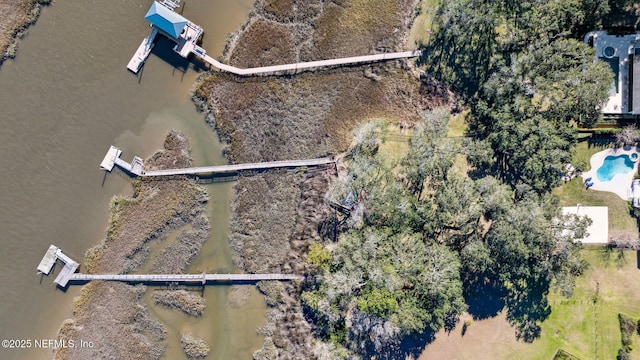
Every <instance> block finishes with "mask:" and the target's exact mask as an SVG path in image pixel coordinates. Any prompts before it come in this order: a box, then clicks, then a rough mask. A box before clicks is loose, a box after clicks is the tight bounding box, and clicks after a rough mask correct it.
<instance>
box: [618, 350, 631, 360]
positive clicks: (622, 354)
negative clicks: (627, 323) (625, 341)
mask: <svg viewBox="0 0 640 360" xmlns="http://www.w3.org/2000/svg"><path fill="white" fill-rule="evenodd" d="M616 359H617V360H631V354H629V353H628V352H627V351H626V350H625V349H619V350H618V356H616Z"/></svg>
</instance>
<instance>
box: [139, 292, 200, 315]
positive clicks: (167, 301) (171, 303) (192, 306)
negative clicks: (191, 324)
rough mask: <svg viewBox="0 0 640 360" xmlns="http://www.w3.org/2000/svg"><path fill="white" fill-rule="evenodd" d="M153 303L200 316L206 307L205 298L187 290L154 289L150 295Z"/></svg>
mask: <svg viewBox="0 0 640 360" xmlns="http://www.w3.org/2000/svg"><path fill="white" fill-rule="evenodd" d="M151 298H152V299H153V303H154V304H159V305H162V306H165V307H168V308H170V309H177V310H180V311H182V312H183V313H185V314H187V315H191V316H196V317H197V316H200V315H202V312H203V311H204V309H205V308H206V307H207V301H206V300H205V298H203V297H202V296H200V295H198V294H194V293H193V292H192V291H187V290H156V291H154V292H153V294H152V295H151Z"/></svg>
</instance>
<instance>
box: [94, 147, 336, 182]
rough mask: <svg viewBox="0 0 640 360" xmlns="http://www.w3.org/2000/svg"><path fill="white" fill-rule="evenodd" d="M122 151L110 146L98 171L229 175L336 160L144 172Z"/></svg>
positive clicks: (287, 161) (140, 163)
mask: <svg viewBox="0 0 640 360" xmlns="http://www.w3.org/2000/svg"><path fill="white" fill-rule="evenodd" d="M120 154H122V151H120V149H118V148H116V147H115V146H111V148H110V149H109V151H107V154H106V155H105V157H104V160H102V163H100V169H102V170H105V171H111V170H113V168H114V167H115V166H118V167H120V168H121V169H122V170H124V171H126V172H128V173H129V174H132V175H135V176H142V177H145V176H171V175H202V174H211V175H215V174H230V173H236V172H238V171H243V170H266V169H276V168H297V167H304V166H320V165H327V164H333V163H335V162H336V160H335V159H334V158H333V157H325V158H318V159H307V160H284V161H268V162H261V163H248V164H234V165H216V166H203V167H191V168H184V169H168V170H151V171H145V170H144V163H143V160H142V159H141V158H139V157H137V156H136V157H134V158H133V163H131V164H130V163H128V162H126V161H124V160H122V159H120Z"/></svg>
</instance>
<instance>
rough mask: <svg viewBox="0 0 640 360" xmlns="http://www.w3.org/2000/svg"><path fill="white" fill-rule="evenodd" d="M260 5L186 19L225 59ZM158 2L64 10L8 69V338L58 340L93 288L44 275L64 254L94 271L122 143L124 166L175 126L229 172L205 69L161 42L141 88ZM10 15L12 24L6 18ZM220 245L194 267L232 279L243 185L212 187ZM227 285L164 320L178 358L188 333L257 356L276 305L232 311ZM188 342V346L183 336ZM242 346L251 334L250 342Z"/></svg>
mask: <svg viewBox="0 0 640 360" xmlns="http://www.w3.org/2000/svg"><path fill="white" fill-rule="evenodd" d="M252 3H253V0H233V1H228V0H188V1H187V3H186V6H185V9H184V16H186V17H187V18H190V19H192V20H193V21H194V22H196V23H197V24H199V25H201V26H203V27H204V29H205V38H204V41H203V47H204V48H205V49H207V51H208V52H209V53H211V54H217V53H219V52H220V51H221V50H222V47H223V45H224V40H225V39H226V36H227V33H229V32H231V31H233V30H234V29H236V28H237V27H238V26H239V25H240V24H241V23H242V22H243V21H244V20H245V19H246V17H247V14H248V13H249V11H250V9H251V6H252ZM150 4H151V1H91V0H86V1H71V0H57V1H56V2H55V4H54V5H53V6H51V7H49V8H47V9H45V10H44V11H43V13H42V16H41V17H40V19H39V20H38V23H37V24H36V26H35V27H33V28H31V29H30V31H29V35H28V36H27V37H26V38H25V39H24V40H23V41H22V42H21V44H20V49H19V52H18V58H17V59H16V60H15V61H9V62H6V63H5V64H4V65H3V66H2V68H0V121H1V124H2V131H0V154H1V155H2V156H0V169H2V170H0V184H1V185H2V186H0V196H1V197H0V198H1V199H2V205H1V206H0V230H1V233H0V234H1V235H0V237H1V241H2V250H1V251H0V270H1V271H0V282H1V284H2V297H1V300H2V301H0V324H2V326H1V327H0V338H1V339H53V338H55V337H56V334H57V329H58V327H59V326H60V324H61V322H62V321H63V320H64V319H66V318H69V317H70V316H71V315H72V314H71V306H72V300H73V297H74V296H75V295H77V294H78V293H79V290H80V287H71V288H70V289H69V290H68V291H67V292H66V293H64V292H62V291H60V290H56V288H55V286H54V284H53V277H52V276H49V277H45V278H41V277H40V276H38V275H36V266H37V264H38V262H39V261H40V259H41V257H42V255H43V254H44V252H45V251H46V249H47V247H48V246H49V245H50V244H56V245H58V246H59V247H61V248H62V249H63V250H64V251H65V252H66V253H67V254H68V255H70V256H72V257H73V258H75V259H77V260H80V261H82V260H83V257H84V253H85V251H86V250H87V249H88V248H89V247H91V246H93V245H95V244H97V243H99V242H100V241H101V239H102V237H103V235H104V230H105V228H106V226H107V215H108V214H107V212H108V208H109V206H108V204H109V199H110V198H111V197H112V196H113V195H114V194H118V193H123V192H124V193H126V192H127V191H130V189H129V187H130V186H129V183H130V182H129V179H127V178H125V177H124V176H122V175H120V174H118V173H114V174H110V175H108V176H104V174H103V173H102V172H101V171H99V170H98V165H99V163H100V161H101V160H102V157H103V156H104V154H105V152H106V150H107V149H108V148H109V145H111V144H114V145H116V146H119V147H120V148H121V149H122V150H123V151H124V153H123V157H124V158H125V159H126V160H130V159H131V158H132V157H133V156H134V155H139V156H142V157H146V156H149V155H150V154H152V153H153V152H154V151H155V150H157V149H159V148H160V147H161V145H162V142H163V139H164V135H165V134H166V132H167V131H168V130H169V129H170V128H177V129H179V130H181V131H183V132H185V133H186V134H187V136H188V137H189V139H190V140H191V143H192V146H193V149H194V151H193V157H194V162H195V164H196V165H207V164H222V163H225V159H224V158H223V157H222V155H221V152H220V145H219V143H218V141H217V138H216V136H215V134H214V133H213V132H212V131H211V130H210V129H209V128H208V127H207V126H206V125H205V123H204V121H203V118H202V114H199V113H197V112H196V111H195V109H194V107H193V104H192V103H191V102H190V100H189V95H188V92H189V89H190V88H191V86H192V85H193V82H194V79H195V77H196V76H197V74H198V72H197V71H196V70H194V69H192V67H190V66H189V63H187V62H185V61H182V60H180V59H179V58H177V57H176V56H175V55H174V54H172V53H171V50H170V45H169V44H168V43H167V42H160V43H159V44H158V45H157V46H156V49H155V51H154V54H152V56H151V57H150V59H149V60H148V62H147V64H146V66H145V68H144V70H143V72H142V76H141V78H140V79H138V78H136V77H134V76H133V75H132V74H130V73H129V72H128V71H127V70H126V65H127V62H128V61H129V59H130V57H131V55H132V54H133V53H134V51H135V49H136V48H137V46H138V45H139V43H140V41H142V38H143V37H144V36H146V35H147V34H148V32H149V28H148V26H147V23H146V22H145V21H144V19H143V17H144V14H145V12H146V10H147V8H148V7H149V5H150ZM0 16H1V14H0ZM207 186H208V189H209V192H210V194H211V195H212V196H211V204H210V212H211V215H212V227H213V235H212V238H211V239H210V241H208V243H207V244H206V245H205V246H206V247H205V249H204V251H203V256H201V257H200V258H198V259H196V263H195V264H194V269H195V268H198V269H204V270H216V269H232V268H233V265H232V263H231V261H230V259H229V249H228V244H227V243H226V239H227V231H228V216H229V210H228V209H229V207H228V202H229V197H230V194H231V184H230V183H221V184H215V185H207ZM228 291H229V289H228V288H225V287H208V288H207V289H206V290H205V292H204V296H205V297H206V298H207V300H208V304H209V305H208V308H207V311H206V313H205V314H204V316H203V318H202V319H197V320H194V319H188V318H185V317H182V316H180V315H179V314H178V315H176V314H173V313H172V312H168V313H167V312H165V311H163V310H158V311H157V313H156V312H155V310H154V314H156V315H157V316H158V318H160V319H162V320H164V321H167V324H166V326H167V328H168V330H169V333H170V335H171V336H170V337H169V339H168V342H169V350H168V356H167V358H179V357H184V356H183V355H182V353H181V351H180V349H179V348H178V349H176V346H179V343H178V342H177V340H176V339H177V333H178V332H179V331H191V332H192V333H193V334H194V335H196V336H201V337H205V338H207V339H208V340H209V344H210V345H211V347H212V354H213V355H212V357H213V358H225V359H232V358H238V359H240V358H247V354H250V353H251V352H252V351H254V350H255V349H256V348H258V347H259V346H260V345H261V339H260V338H259V337H258V336H256V335H254V334H255V327H256V326H257V325H259V324H260V323H261V322H262V319H263V317H262V313H263V312H264V303H263V301H262V300H260V297H259V296H257V294H256V293H255V290H253V289H252V295H251V297H250V300H249V302H248V304H247V305H246V307H245V308H242V309H239V310H234V309H230V308H229V307H228V306H227V305H226V295H227V293H228ZM174 335H175V336H174ZM236 335H237V336H236ZM50 357H51V351H50V350H34V349H32V350H18V351H15V350H14V351H10V350H2V349H0V358H1V359H48V358H50Z"/></svg>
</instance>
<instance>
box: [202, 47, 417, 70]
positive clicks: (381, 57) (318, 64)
mask: <svg viewBox="0 0 640 360" xmlns="http://www.w3.org/2000/svg"><path fill="white" fill-rule="evenodd" d="M197 50H198V51H193V54H195V55H197V56H199V57H201V58H202V59H203V60H204V61H205V62H207V63H209V64H211V65H212V66H214V67H216V68H218V69H220V70H224V71H227V72H230V73H233V74H236V75H244V76H248V75H264V74H274V73H280V72H292V71H293V72H294V73H295V72H298V71H304V70H310V69H315V68H323V67H331V66H340V65H356V64H364V63H371V62H378V61H385V60H393V59H406V58H412V57H418V56H420V55H421V54H422V52H421V51H420V50H413V51H404V52H394V53H384V54H376V55H364V56H354V57H347V58H339V59H330V60H320V61H308V62H301V63H295V64H284V65H273V66H263V67H256V68H249V69H241V68H237V67H235V66H230V65H226V64H223V63H221V62H219V61H217V60H216V59H214V58H212V57H211V56H209V55H207V54H206V53H204V52H203V51H202V50H201V49H197Z"/></svg>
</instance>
